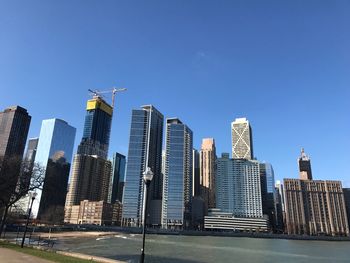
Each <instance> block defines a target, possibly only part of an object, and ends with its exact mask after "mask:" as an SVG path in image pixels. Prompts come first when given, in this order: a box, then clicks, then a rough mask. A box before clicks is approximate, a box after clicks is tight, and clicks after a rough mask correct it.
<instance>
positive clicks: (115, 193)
mask: <svg viewBox="0 0 350 263" xmlns="http://www.w3.org/2000/svg"><path fill="white" fill-rule="evenodd" d="M124 177H125V156H124V155H122V154H120V153H117V152H116V153H114V154H113V161H112V176H111V182H110V184H109V187H110V190H109V197H108V199H109V202H110V203H115V202H116V201H117V200H118V201H119V202H122V199H123V185H124Z"/></svg>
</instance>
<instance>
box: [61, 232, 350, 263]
mask: <svg viewBox="0 0 350 263" xmlns="http://www.w3.org/2000/svg"><path fill="white" fill-rule="evenodd" d="M141 241H142V240H141V235H134V234H117V235H114V236H106V237H78V238H71V237H70V238H62V239H59V240H58V242H56V244H55V248H56V249H60V250H67V251H72V252H78V253H84V254H90V255H95V256H101V257H107V258H112V259H119V260H124V261H127V262H130V263H133V262H138V259H139V254H140V247H141V244H142V243H141ZM145 254H146V257H145V262H166V263H168V262H169V263H172V262H184V263H195V262H215V263H218V262H240V263H241V262H249V263H252V262H308V263H312V262H315V263H316V262H317V263H319V262H350V242H346V241H345V242H339V241H309V240H306V241H303V240H283V239H260V238H245V237H214V236H208V237H206V236H200V237H199V236H166V235H147V236H146V248H145Z"/></svg>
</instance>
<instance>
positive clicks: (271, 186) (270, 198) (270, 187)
mask: <svg viewBox="0 0 350 263" xmlns="http://www.w3.org/2000/svg"><path fill="white" fill-rule="evenodd" d="M259 168H260V183H261V198H262V209H263V214H264V215H267V216H268V217H269V221H270V224H271V226H272V227H273V228H274V229H275V225H276V222H277V218H276V208H275V198H276V196H275V195H276V191H275V175H274V171H273V168H272V165H271V164H269V163H260V165H259Z"/></svg>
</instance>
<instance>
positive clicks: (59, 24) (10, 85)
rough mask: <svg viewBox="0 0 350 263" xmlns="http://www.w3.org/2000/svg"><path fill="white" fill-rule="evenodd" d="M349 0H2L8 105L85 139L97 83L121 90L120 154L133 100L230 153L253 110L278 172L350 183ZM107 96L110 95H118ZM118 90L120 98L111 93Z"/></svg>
mask: <svg viewBox="0 0 350 263" xmlns="http://www.w3.org/2000/svg"><path fill="white" fill-rule="evenodd" d="M349 13H350V2H349V1H346V0H343V1H341V0H337V1H331V0H328V1H326V0H325V1H301V0H296V1H277V0H274V1H263V2H262V1H258V0H256V1H253V0H252V1H220V2H217V1H191V0H190V1H188V0H187V1H185V0H183V1H181V0H180V1H160V0H158V1H153V0H151V1H132V2H130V1H103V2H100V1H73V2H72V1H67V0H64V1H30V2H25V1H16V0H15V1H1V2H0V32H1V34H0V91H1V99H0V110H1V111H2V110H3V109H5V108H6V107H8V106H11V105H20V106H22V107H24V108H26V109H27V110H28V112H29V114H30V115H31V116H32V121H31V125H30V131H29V135H28V138H32V137H38V136H39V132H40V126H41V122H42V120H44V119H49V118H60V119H63V120H65V121H67V122H68V123H69V124H70V125H72V126H73V127H75V128H76V129H77V135H76V140H75V146H74V150H73V152H76V149H77V145H78V143H79V142H80V140H81V138H82V132H83V125H84V118H85V107H86V101H87V100H88V99H89V98H90V96H89V94H88V91H87V90H88V89H100V90H106V89H110V88H112V87H113V86H117V87H125V88H127V89H128V90H127V91H126V92H123V93H120V94H117V97H116V109H115V112H114V116H113V122H112V132H111V141H110V147H109V156H110V157H111V156H112V154H113V152H116V151H117V152H120V153H122V154H124V155H127V148H128V143H129V132H130V122H131V111H132V109H138V108H140V106H141V105H147V104H152V105H154V106H155V107H156V108H157V109H158V110H159V111H160V112H162V113H163V114H164V117H165V118H168V117H178V118H180V119H181V120H182V121H183V122H184V123H186V124H187V125H188V127H189V128H190V129H191V130H192V131H193V139H194V147H195V148H196V149H200V145H201V141H202V138H206V137H212V138H214V139H215V143H216V150H217V151H216V152H217V155H218V156H221V153H222V152H228V153H230V156H231V122H232V121H234V120H235V119H236V118H240V117H246V118H247V119H248V120H249V122H250V124H251V127H252V132H253V147H254V155H255V157H257V159H258V160H260V161H267V162H269V163H271V164H272V165H273V168H274V171H275V179H276V180H282V179H283V178H298V176H299V174H298V163H297V158H298V157H299V156H300V150H301V148H302V147H303V148H305V152H306V153H307V154H308V155H309V156H310V158H311V165H312V172H313V178H314V179H316V180H317V179H330V180H331V179H332V180H342V181H343V182H344V186H347V187H350V179H349V178H350V177H349V174H350V172H349V171H350V169H349V167H348V164H349V163H350V154H349V149H350V121H349V115H350V106H349V105H350V99H349V98H350V48H349V47H350V16H349V15H348V14H349ZM108 99H110V98H109V97H108ZM109 101H110V100H109Z"/></svg>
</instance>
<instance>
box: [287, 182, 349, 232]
mask: <svg viewBox="0 0 350 263" xmlns="http://www.w3.org/2000/svg"><path fill="white" fill-rule="evenodd" d="M284 190H285V213H286V228H287V233H288V234H297V235H304V234H306V235H332V236H345V235H346V236H348V235H349V225H348V220H347V214H346V205H345V199H344V194H343V189H342V184H341V182H340V181H321V180H305V179H303V180H299V179H284Z"/></svg>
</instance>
